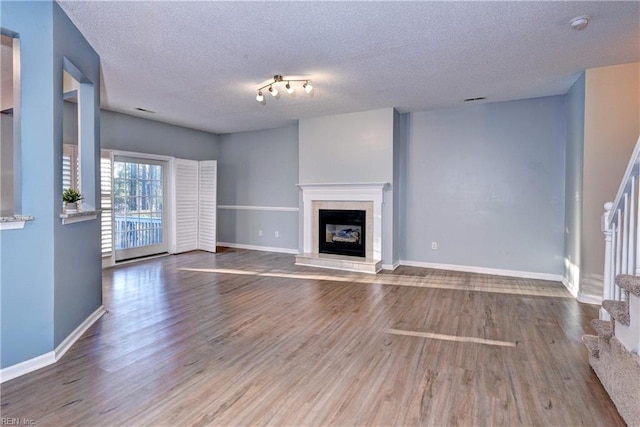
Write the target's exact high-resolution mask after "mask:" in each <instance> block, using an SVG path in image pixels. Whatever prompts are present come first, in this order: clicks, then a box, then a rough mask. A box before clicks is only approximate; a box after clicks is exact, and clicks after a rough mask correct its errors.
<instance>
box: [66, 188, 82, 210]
mask: <svg viewBox="0 0 640 427" xmlns="http://www.w3.org/2000/svg"><path fill="white" fill-rule="evenodd" d="M80 200H82V194H80V192H79V191H78V190H76V189H75V188H67V189H66V190H64V191H63V192H62V201H63V202H64V212H65V213H76V212H78V202H79V201H80Z"/></svg>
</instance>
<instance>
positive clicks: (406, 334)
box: [387, 329, 516, 347]
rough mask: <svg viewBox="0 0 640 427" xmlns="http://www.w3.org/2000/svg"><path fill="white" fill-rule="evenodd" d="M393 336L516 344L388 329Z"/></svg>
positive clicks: (510, 345)
mask: <svg viewBox="0 0 640 427" xmlns="http://www.w3.org/2000/svg"><path fill="white" fill-rule="evenodd" d="M387 333H389V334H393V335H404V336H408V337H419V338H428V339H432V340H442V341H455V342H470V343H475V344H486V345H497V346H500V347H515V346H516V343H514V342H510V341H497V340H488V339H484V338H476V337H459V336H457V335H445V334H434V333H432V332H418V331H403V330H401V329H389V330H388V331H387Z"/></svg>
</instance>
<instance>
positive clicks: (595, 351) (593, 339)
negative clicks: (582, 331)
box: [582, 335, 600, 359]
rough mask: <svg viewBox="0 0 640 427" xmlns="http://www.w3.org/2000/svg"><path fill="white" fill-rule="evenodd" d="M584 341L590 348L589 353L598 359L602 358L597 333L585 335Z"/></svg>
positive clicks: (588, 348)
mask: <svg viewBox="0 0 640 427" xmlns="http://www.w3.org/2000/svg"><path fill="white" fill-rule="evenodd" d="M582 343H583V344H584V346H585V347H587V350H589V354H590V355H591V356H592V357H595V358H596V359H599V358H600V340H599V339H598V337H597V336H595V335H583V336H582Z"/></svg>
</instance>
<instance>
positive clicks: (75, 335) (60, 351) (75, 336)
mask: <svg viewBox="0 0 640 427" xmlns="http://www.w3.org/2000/svg"><path fill="white" fill-rule="evenodd" d="M104 313H106V310H105V309H104V306H102V305H101V306H100V307H98V309H97V310H96V311H94V312H93V313H91V314H90V315H89V317H87V318H86V319H85V320H84V322H82V323H81V324H80V325H79V326H78V327H77V328H76V329H74V331H73V332H71V333H70V334H69V335H68V336H67V337H66V338H65V339H64V340H63V341H62V342H61V343H60V344H59V345H58V346H57V347H56V349H55V350H54V352H55V355H56V360H60V358H61V357H62V356H64V354H65V353H66V352H67V351H68V350H69V349H70V348H71V346H73V344H75V343H76V341H78V340H79V339H80V337H81V336H82V334H84V333H85V332H87V329H89V328H90V327H91V325H93V324H94V323H95V322H96V321H97V320H98V319H99V318H101V317H102V315H103V314H104Z"/></svg>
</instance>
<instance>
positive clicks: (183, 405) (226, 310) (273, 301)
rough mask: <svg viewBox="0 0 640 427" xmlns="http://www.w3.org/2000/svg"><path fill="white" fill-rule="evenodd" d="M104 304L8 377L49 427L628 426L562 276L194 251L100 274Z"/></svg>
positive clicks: (15, 411) (19, 410) (7, 391)
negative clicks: (89, 320)
mask: <svg viewBox="0 0 640 427" xmlns="http://www.w3.org/2000/svg"><path fill="white" fill-rule="evenodd" d="M104 304H105V307H106V308H107V309H108V310H109V312H108V313H107V314H106V315H105V316H104V317H103V318H102V319H100V320H99V321H98V322H97V323H96V324H95V325H94V326H93V327H91V329H89V331H88V332H87V333H86V334H85V336H83V338H82V339H80V340H79V341H78V342H77V343H76V344H75V345H74V346H73V348H72V349H71V350H69V352H68V353H67V354H66V355H65V356H64V357H63V358H62V359H61V360H60V361H59V362H58V363H57V364H55V365H52V366H49V367H47V368H44V369H41V370H39V371H37V372H33V373H31V374H28V375H25V376H22V377H20V378H17V379H15V380H12V381H9V382H7V383H5V384H3V385H2V386H1V388H0V391H1V393H2V394H1V409H2V417H3V418H4V417H19V418H20V419H24V418H26V419H30V420H33V421H34V423H35V425H37V426H64V425H74V426H76V425H81V426H94V425H96V426H98V425H100V426H102V425H150V426H156V425H158V426H160V425H166V426H176V425H225V426H226V425H274V426H302V425H305V426H306V425H335V426H352V425H380V426H382V425H384V426H417V425H429V426H431V425H434V426H435V425H460V426H470V425H479V426H494V425H501V426H504V425H508V426H512V425H540V426H542V425H545V426H546V425H563V426H574V425H607V426H615V425H624V423H623V421H622V419H621V418H620V417H619V416H618V414H617V412H616V410H615V407H614V406H613V403H612V402H611V400H610V399H609V397H608V396H607V394H606V392H605V391H604V389H603V388H602V386H601V385H600V383H599V381H598V380H597V378H596V376H595V374H594V373H593V372H592V370H591V369H590V367H589V365H588V361H587V351H586V349H585V348H583V346H582V344H581V343H580V337H581V335H582V334H583V333H584V332H585V331H586V332H592V331H591V330H590V327H589V326H587V325H588V322H589V320H590V319H592V318H596V317H597V307H595V306H588V305H583V304H580V303H578V302H577V301H575V300H574V299H573V298H572V297H571V296H570V295H569V294H568V292H566V290H565V289H564V288H563V287H562V285H561V284H559V283H555V282H546V281H537V280H524V279H512V278H503V277H496V276H484V275H478V274H467V273H456V272H446V271H437V270H429V269H419V268H409V267H401V268H398V269H397V270H396V271H395V272H393V273H390V272H388V273H382V274H379V275H376V276H371V275H364V274H358V273H345V272H336V271H330V270H317V269H310V268H305V267H296V266H294V265H293V256H292V255H283V254H274V253H266V252H257V251H246V250H238V249H222V250H221V252H219V253H218V254H208V253H203V252H193V253H189V254H183V255H178V256H170V257H164V258H158V259H153V260H148V261H144V262H141V263H137V264H130V265H124V266H120V267H117V268H114V269H108V270H105V271H104Z"/></svg>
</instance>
